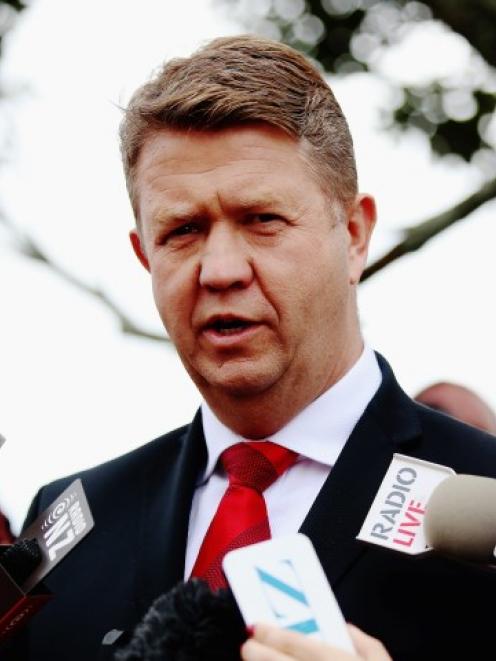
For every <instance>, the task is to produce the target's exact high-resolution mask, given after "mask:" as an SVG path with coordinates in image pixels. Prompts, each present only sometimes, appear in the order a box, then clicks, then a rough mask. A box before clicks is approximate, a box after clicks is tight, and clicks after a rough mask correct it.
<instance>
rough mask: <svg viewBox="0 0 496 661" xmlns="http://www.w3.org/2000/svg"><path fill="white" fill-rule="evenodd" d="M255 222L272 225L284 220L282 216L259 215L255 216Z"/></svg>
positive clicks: (271, 214) (272, 214) (273, 214)
mask: <svg viewBox="0 0 496 661" xmlns="http://www.w3.org/2000/svg"><path fill="white" fill-rule="evenodd" d="M252 218H253V220H254V221H258V222H260V223H270V222H272V221H277V220H282V218H281V216H278V215H277V214H275V213H257V214H254V215H253V217H252Z"/></svg>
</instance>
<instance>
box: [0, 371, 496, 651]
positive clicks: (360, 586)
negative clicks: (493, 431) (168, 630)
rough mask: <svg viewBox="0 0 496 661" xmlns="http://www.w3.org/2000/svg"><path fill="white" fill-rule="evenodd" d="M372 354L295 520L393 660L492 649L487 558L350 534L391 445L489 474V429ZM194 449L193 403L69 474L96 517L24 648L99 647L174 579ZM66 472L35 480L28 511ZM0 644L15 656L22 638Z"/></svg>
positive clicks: (39, 506) (201, 455) (361, 622)
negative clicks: (435, 407)
mask: <svg viewBox="0 0 496 661" xmlns="http://www.w3.org/2000/svg"><path fill="white" fill-rule="evenodd" d="M380 364H381V369H382V371H383V382H382V385H381V387H380V389H379V390H378V392H377V394H376V395H375V397H374V398H373V400H372V401H371V402H370V404H369V406H368V407H367V409H366V411H365V413H364V415H363V416H362V418H361V419H360V421H359V422H358V424H357V426H356V427H355V429H354V431H353V433H352V434H351V436H350V438H349V440H348V442H347V444H346V446H345V448H344V449H343V451H342V453H341V455H340V456H339V459H338V460H337V462H336V464H335V466H334V467H333V469H332V471H331V473H330V475H329V478H328V479H327V481H326V483H325V484H324V486H323V488H322V490H321V492H320V493H319V495H318V497H317V499H316V500H315V502H314V504H313V506H312V508H311V510H310V512H309V513H308V516H307V518H306V519H305V521H304V523H303V525H302V528H301V531H302V532H304V533H305V534H307V535H308V536H309V537H310V539H311V540H312V542H313V544H314V546H315V548H316V550H317V553H318V555H319V557H320V560H321V562H322V565H323V567H324V570H325V572H326V574H327V577H328V579H329V581H330V583H331V585H332V587H333V590H334V591H335V594H336V597H337V599H338V601H339V603H340V605H341V608H342V610H343V613H344V616H345V618H346V619H347V620H348V621H350V622H353V623H354V624H356V625H358V626H359V627H361V628H363V629H364V630H365V631H366V632H368V633H370V634H372V635H374V636H377V637H378V638H380V639H381V640H382V641H383V642H384V644H385V645H386V647H387V648H388V650H389V651H390V653H391V655H392V656H393V658H394V659H395V660H399V659H419V660H425V659H429V658H433V659H434V658H437V659H444V658H456V659H457V658H462V657H463V656H464V654H467V655H469V656H466V658H479V653H480V651H481V650H485V653H486V654H493V653H494V649H493V648H494V635H493V630H492V623H493V621H494V615H493V610H494V602H495V597H496V590H495V587H496V569H495V570H494V574H493V573H492V572H490V571H488V570H483V569H478V568H475V567H468V566H465V565H463V564H462V563H459V562H455V561H453V560H448V559H445V558H441V557H436V556H433V557H429V558H414V557H409V556H406V555H402V554H398V553H394V552H392V551H388V550H386V549H382V548H379V547H372V546H366V545H365V544H363V543H362V542H358V541H356V539H355V537H356V535H357V533H358V531H359V529H360V527H361V524H362V523H363V520H364V518H365V516H366V514H367V512H368V509H369V507H370V505H371V503H372V500H373V498H374V496H375V494H376V492H377V489H378V487H379V485H380V483H381V481H382V478H383V476H384V474H385V472H386V470H387V468H388V466H389V463H390V461H391V458H392V454H393V453H394V452H401V453H403V454H409V455H411V456H415V457H421V458H423V459H426V460H428V461H433V462H436V463H440V464H444V465H447V466H451V467H452V468H453V469H454V470H455V471H456V472H457V473H472V474H477V475H485V476H490V477H496V439H495V438H493V437H491V436H488V435H486V434H483V433H481V432H479V431H477V430H475V429H473V428H470V427H467V426H465V425H462V424H460V423H458V422H455V421H454V420H452V419H451V418H449V417H447V416H444V415H442V414H439V413H437V412H435V411H431V410H429V409H427V408H425V407H423V406H420V405H418V404H416V403H414V402H412V400H410V399H409V398H408V397H407V396H406V395H405V393H404V392H403V391H402V390H401V389H400V387H399V386H398V384H397V383H396V381H395V379H394V376H393V373H392V372H391V370H390V368H389V366H388V365H387V363H386V362H385V361H384V360H383V359H380ZM205 459H206V451H205V445H204V439H203V432H202V425H201V417H200V415H199V414H197V416H196V417H195V419H194V420H193V422H192V424H191V425H188V426H186V427H182V428H180V429H177V430H175V431H173V432H171V433H169V434H166V435H165V436H163V437H161V438H158V439H157V440H155V441H153V442H151V443H149V444H148V445H145V446H143V447H141V448H139V449H138V450H135V451H133V452H131V453H129V454H127V455H125V456H123V457H120V458H118V459H115V460H113V461H110V462H108V463H105V464H103V465H101V466H98V467H96V468H93V469H91V470H88V471H85V472H83V473H80V474H79V475H78V476H79V477H81V479H82V481H83V484H84V488H85V490H86V494H87V497H88V500H89V503H90V506H91V509H92V511H93V516H94V519H95V529H94V530H93V531H92V532H91V533H90V534H89V536H88V537H87V538H86V539H85V540H84V541H83V542H82V543H81V544H80V545H79V546H78V547H77V548H76V549H75V550H74V551H73V552H72V553H71V554H70V555H69V556H67V558H66V559H65V560H64V561H63V562H62V563H61V564H60V565H59V567H57V568H56V569H55V570H54V571H53V573H52V574H51V575H50V576H49V578H48V579H47V581H46V583H47V585H48V587H49V588H50V589H51V590H52V591H53V592H54V593H55V598H54V599H53V601H52V602H51V603H50V604H48V605H47V606H46V607H45V608H44V609H43V610H42V611H41V612H40V613H38V614H37V615H36V616H35V617H34V619H33V620H32V623H31V625H30V627H29V631H28V635H27V641H25V642H27V649H28V651H27V655H28V656H27V658H29V659H30V660H35V661H45V660H46V661H62V660H63V661H69V660H70V661H91V660H93V659H96V658H97V657H98V654H99V652H98V650H99V647H100V642H101V640H102V638H103V636H104V634H105V633H106V632H108V631H109V630H110V629H114V628H115V629H123V630H127V629H130V628H132V627H133V626H134V625H135V624H136V623H137V622H138V621H139V620H140V618H141V617H142V615H143V614H144V613H145V611H146V610H147V608H148V607H149V605H150V604H151V602H152V601H153V600H154V599H155V597H157V596H158V595H159V594H161V593H163V592H164V591H167V590H169V589H170V588H171V587H172V586H173V585H174V584H175V583H177V582H178V581H180V580H182V578H183V570H184V556H185V545H186V539H187V531H188V519H189V511H190V506H191V500H192V496H193V492H194V488H195V484H196V483H197V481H198V478H199V476H201V474H202V470H203V467H204V465H205ZM75 477H77V476H71V477H69V478H65V479H63V480H59V481H57V482H54V483H52V484H50V485H49V486H47V487H45V488H43V489H42V490H41V491H40V492H39V493H38V495H37V497H36V499H35V501H34V503H33V505H32V508H31V510H30V514H29V516H28V518H29V519H32V518H34V517H35V516H36V515H37V513H38V512H40V511H42V510H43V509H44V508H45V507H47V506H48V505H49V504H50V502H51V501H52V500H54V499H55V498H56V497H57V496H58V495H59V493H60V492H61V491H62V490H63V489H65V488H66V486H68V484H69V483H70V482H71V481H72V480H73V479H74V478H75ZM4 654H5V655H6V656H5V658H9V659H12V658H14V659H16V661H17V659H20V658H23V656H22V655H21V652H20V649H17V650H16V651H15V652H14V656H8V655H7V652H4ZM483 656H485V654H480V657H481V658H482V657H483ZM1 657H2V655H1V653H0V658H1Z"/></svg>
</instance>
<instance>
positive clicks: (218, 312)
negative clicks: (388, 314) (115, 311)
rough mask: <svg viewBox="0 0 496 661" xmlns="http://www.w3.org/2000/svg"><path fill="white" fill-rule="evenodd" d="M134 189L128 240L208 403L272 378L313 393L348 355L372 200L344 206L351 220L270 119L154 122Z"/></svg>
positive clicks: (354, 350) (286, 387) (266, 386)
mask: <svg viewBox="0 0 496 661" xmlns="http://www.w3.org/2000/svg"><path fill="white" fill-rule="evenodd" d="M136 190H137V191H138V192H137V195H138V198H137V206H138V212H139V227H140V229H139V231H136V232H132V233H131V240H132V242H133V247H134V249H135V251H136V253H137V255H138V257H139V258H140V260H141V261H142V263H143V264H144V265H145V267H146V268H147V269H149V271H150V273H151V277H152V284H153V292H154V297H155V302H156V305H157V308H158V310H159V313H160V316H161V318H162V320H163V323H164V325H165V327H166V329H167V332H168V334H169V336H170V338H171V340H172V341H173V342H174V344H175V346H176V348H177V350H178V352H179V355H180V357H181V359H182V361H183V363H184V365H185V367H186V369H187V370H188V372H189V374H190V376H191V377H192V379H193V380H194V381H195V383H196V384H197V386H198V387H199V389H200V391H201V392H202V394H203V395H204V397H205V398H206V399H207V401H211V400H212V399H213V400H215V401H218V400H219V397H220V398H221V399H222V397H223V396H227V397H231V398H232V397H235V398H239V397H245V396H253V395H259V394H261V393H265V392H268V391H270V390H271V389H273V388H281V387H282V392H291V391H293V390H294V389H297V390H298V392H299V393H300V395H301V393H303V394H304V398H305V399H306V400H308V401H311V400H312V399H313V398H315V397H316V396H318V394H320V392H322V391H323V390H324V389H325V388H326V387H328V386H329V385H331V383H332V382H334V381H335V380H337V378H339V377H340V376H341V374H342V373H343V372H344V371H346V369H348V367H349V366H350V365H351V364H352V363H353V361H354V360H355V359H356V358H357V357H358V355H359V353H360V349H361V344H360V340H359V332H358V324H357V321H356V314H355V302H354V292H353V290H354V283H356V282H357V281H358V279H359V276H360V273H361V270H362V268H363V263H364V260H365V256H366V247H367V246H366V244H367V242H368V237H369V234H370V230H371V227H372V225H373V218H372V216H373V203H372V202H371V201H370V198H366V202H365V205H364V204H363V200H362V201H360V202H359V203H358V205H357V206H356V208H355V211H352V212H350V214H348V215H349V218H351V217H352V216H353V217H354V218H355V220H356V218H358V225H357V226H355V225H356V222H355V220H353V219H352V220H350V219H349V218H348V219H347V218H345V217H344V216H345V214H344V212H343V213H341V214H338V213H337V205H336V204H332V202H331V197H330V196H328V195H325V194H324V193H323V190H322V188H321V186H320V185H319V183H318V182H317V181H316V178H315V175H314V174H313V173H312V171H311V169H310V167H309V165H308V163H307V161H306V160H305V156H304V150H303V148H302V146H301V144H300V143H299V142H298V141H296V140H295V139H293V138H291V137H289V136H287V135H286V134H285V133H283V132H282V131H280V130H279V129H277V128H274V127H271V126H268V125H253V126H244V127H236V128H230V129H223V130H219V131H202V132H199V131H189V132H186V131H175V130H163V131H160V132H157V133H154V134H152V135H151V136H150V137H149V138H148V140H147V141H146V142H145V145H144V146H143V149H142V152H141V154H140V158H139V161H138V167H137V174H136ZM362 207H364V208H366V209H369V211H370V213H369V216H370V218H368V219H366V220H364V219H363V215H364V214H363V209H362ZM353 214H354V215H353ZM340 216H343V218H342V217H340ZM353 223H355V225H354V224H353ZM365 225H367V227H365ZM359 345H360V346H359Z"/></svg>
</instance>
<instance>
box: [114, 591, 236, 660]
mask: <svg viewBox="0 0 496 661" xmlns="http://www.w3.org/2000/svg"><path fill="white" fill-rule="evenodd" d="M246 639H247V634H246V629H245V625H244V622H243V619H242V617H241V614H240V612H239V610H238V607H237V605H236V601H235V599H234V597H233V594H232V592H231V591H230V590H229V589H226V590H220V591H218V592H215V593H214V592H212V591H211V590H210V588H209V587H208V585H207V584H206V583H205V582H203V581H201V580H199V579H192V580H190V581H188V582H186V583H179V584H178V585H177V586H176V587H174V588H173V589H172V590H170V591H169V592H167V593H166V594H164V595H161V596H160V597H158V598H157V599H156V600H155V601H154V602H153V604H152V605H151V607H150V608H149V610H148V611H147V613H146V614H145V616H144V618H143V620H142V621H141V622H140V624H138V626H137V627H136V629H135V631H134V634H133V636H132V638H131V640H130V642H129V643H128V644H127V645H126V646H125V647H121V648H120V649H118V650H117V651H116V653H115V655H114V660H115V661H157V660H158V659H160V661H171V660H174V661H197V660H198V659H216V661H235V660H236V661H239V648H240V647H241V645H242V643H243V642H244V641H245V640H246Z"/></svg>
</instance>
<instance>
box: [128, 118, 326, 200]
mask: <svg viewBox="0 0 496 661" xmlns="http://www.w3.org/2000/svg"><path fill="white" fill-rule="evenodd" d="M135 189H136V193H137V198H138V208H141V207H142V206H143V205H145V206H149V204H150V203H151V202H152V200H153V199H154V198H156V197H157V196H160V197H161V198H167V201H168V202H173V201H174V202H179V201H180V200H184V199H185V198H187V199H188V201H189V202H190V203H194V202H195V201H199V202H202V201H204V198H205V196H208V194H209V193H213V190H214V189H215V190H216V191H217V194H219V193H224V194H225V195H226V196H227V197H233V196H234V197H236V198H239V199H240V200H242V199H246V202H247V203H248V202H249V200H250V198H253V197H257V196H258V197H260V196H262V197H264V198H271V199H274V200H279V201H281V202H282V201H286V202H290V201H295V198H296V197H298V195H297V192H298V191H299V192H300V194H301V193H302V192H303V191H305V192H306V194H309V193H310V192H312V193H313V194H317V193H318V184H317V182H316V180H315V178H314V175H313V173H312V171H311V168H310V166H309V165H308V159H307V157H306V155H305V149H304V147H303V145H302V144H301V141H299V140H297V139H295V138H293V137H291V136H289V135H287V134H286V133H285V132H283V131H282V130H280V129H277V128H275V127H272V126H269V125H250V126H240V127H233V128H228V129H222V130H218V131H193V130H189V131H186V130H171V129H164V130H161V131H157V132H155V133H153V134H151V135H150V136H149V137H148V138H147V140H146V141H145V143H144V145H143V148H142V150H141V153H140V156H139V159H138V163H137V167H136V181H135Z"/></svg>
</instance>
